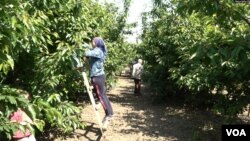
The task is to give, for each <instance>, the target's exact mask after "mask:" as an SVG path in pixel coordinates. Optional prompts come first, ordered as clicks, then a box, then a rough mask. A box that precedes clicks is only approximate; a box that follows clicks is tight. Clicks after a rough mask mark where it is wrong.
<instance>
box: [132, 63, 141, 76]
mask: <svg viewBox="0 0 250 141" xmlns="http://www.w3.org/2000/svg"><path fill="white" fill-rule="evenodd" d="M142 73H143V66H142V64H140V63H136V64H134V65H133V71H132V77H133V78H135V79H141V75H142Z"/></svg>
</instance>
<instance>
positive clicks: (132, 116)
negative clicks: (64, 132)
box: [55, 74, 223, 141]
mask: <svg viewBox="0 0 250 141" xmlns="http://www.w3.org/2000/svg"><path fill="white" fill-rule="evenodd" d="M133 87H134V83H133V80H131V79H130V78H129V77H126V75H124V74H122V76H121V77H119V80H118V84H117V86H116V87H115V88H114V89H112V90H111V91H109V92H108V97H109V99H110V101H111V102H112V106H113V110H114V113H115V116H114V118H113V120H112V122H111V123H110V124H109V126H108V129H107V131H105V132H104V134H103V135H102V134H101V133H100V130H99V129H98V124H97V120H96V118H95V113H94V111H93V108H92V105H90V104H87V105H86V106H85V107H84V108H83V110H82V119H83V120H84V122H86V124H87V128H86V129H85V130H76V131H75V132H74V133H72V135H71V136H69V137H66V138H64V139H62V138H57V139H56V140H55V141H199V140H200V141H219V140H221V139H220V136H221V135H220V131H221V129H220V128H221V124H222V122H223V118H222V117H219V116H217V115H214V114H211V113H209V112H207V111H195V110H190V109H189V110H188V109H185V108H183V106H176V105H173V104H164V105H154V104H152V96H153V94H152V93H151V92H150V89H149V86H145V85H143V88H142V96H139V97H136V96H134V95H133V91H134V90H133ZM100 113H101V117H103V116H104V112H103V109H102V108H100Z"/></svg>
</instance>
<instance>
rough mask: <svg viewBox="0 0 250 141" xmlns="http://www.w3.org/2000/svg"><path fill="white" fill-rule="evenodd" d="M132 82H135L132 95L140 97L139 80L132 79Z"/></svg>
mask: <svg viewBox="0 0 250 141" xmlns="http://www.w3.org/2000/svg"><path fill="white" fill-rule="evenodd" d="M134 82H135V91H134V94H135V95H140V94H141V79H136V78H134Z"/></svg>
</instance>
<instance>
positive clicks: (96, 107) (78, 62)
mask: <svg viewBox="0 0 250 141" xmlns="http://www.w3.org/2000/svg"><path fill="white" fill-rule="evenodd" d="M73 59H74V60H75V61H76V66H75V69H76V70H79V71H80V72H81V73H82V77H83V81H84V86H85V87H86V89H87V92H88V95H89V99H90V101H91V104H92V107H93V110H94V112H95V115H96V119H97V123H98V125H99V129H100V131H101V134H102V135H103V124H102V120H101V117H100V113H99V111H98V110H99V108H100V107H101V103H99V104H96V102H95V99H94V96H93V93H92V89H93V87H92V86H90V83H89V80H88V77H87V73H86V72H85V71H83V70H84V67H83V63H82V62H81V59H80V58H79V57H78V56H77V54H75V55H74V56H73Z"/></svg>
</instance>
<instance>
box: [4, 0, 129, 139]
mask: <svg viewBox="0 0 250 141" xmlns="http://www.w3.org/2000/svg"><path fill="white" fill-rule="evenodd" d="M124 3H125V4H124V6H125V8H124V9H125V10H124V11H122V12H121V13H117V12H116V9H117V8H116V7H115V6H114V4H109V3H104V4H100V3H98V2H96V1H92V0H60V1H58V0H51V1H47V0H40V1H36V0H12V1H6V0H3V1H1V2H0V20H1V21H0V24H1V27H0V44H1V50H0V78H1V79H0V86H1V87H0V91H1V93H0V101H1V103H0V118H1V123H0V124H1V128H0V133H1V135H2V133H5V136H6V137H8V138H10V137H11V134H12V132H13V131H14V130H16V129H17V128H20V127H21V126H17V125H14V124H13V125H11V124H9V119H8V117H9V115H10V114H11V113H12V112H14V111H15V110H16V109H17V108H18V107H19V108H22V109H25V110H26V111H27V112H28V114H29V115H30V116H31V117H32V119H33V120H34V122H35V125H36V127H35V129H34V131H37V129H39V130H40V131H41V132H42V131H43V130H44V128H48V127H53V128H56V129H57V130H59V131H62V132H70V131H72V130H74V129H76V128H84V124H83V123H82V122H81V121H80V120H79V119H80V110H81V109H80V108H79V107H77V106H76V104H75V103H74V101H72V100H75V99H74V98H76V97H78V95H79V94H84V93H86V92H85V90H84V88H83V80H82V77H81V75H80V73H79V72H78V71H76V70H75V69H74V67H75V64H76V61H75V58H74V56H76V57H78V58H80V57H83V54H84V52H85V50H87V49H88V47H86V46H88V44H89V43H90V41H91V39H92V38H93V37H94V36H101V37H103V38H104V40H105V41H106V44H107V47H108V60H107V62H106V64H105V69H106V73H107V79H108V85H109V86H112V85H113V83H114V82H115V77H114V76H115V72H117V71H121V69H122V66H124V64H126V63H127V62H128V61H129V58H127V57H128V56H129V55H130V54H131V53H130V52H132V51H133V49H132V48H131V46H130V45H129V44H128V43H126V42H125V41H124V38H123V36H122V35H123V34H124V31H125V30H127V29H125V27H126V24H125V21H126V17H127V12H128V7H129V3H130V1H124ZM116 19H118V20H116ZM84 66H85V67H86V65H85V62H84ZM86 70H87V68H86ZM22 91H25V93H28V94H29V95H31V97H32V99H31V100H30V101H28V100H26V99H23V98H22V97H21V96H20V94H21V92H22ZM45 130H46V129H45Z"/></svg>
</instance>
